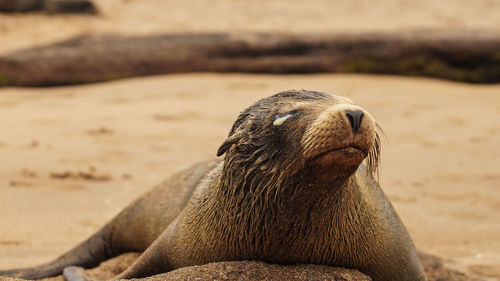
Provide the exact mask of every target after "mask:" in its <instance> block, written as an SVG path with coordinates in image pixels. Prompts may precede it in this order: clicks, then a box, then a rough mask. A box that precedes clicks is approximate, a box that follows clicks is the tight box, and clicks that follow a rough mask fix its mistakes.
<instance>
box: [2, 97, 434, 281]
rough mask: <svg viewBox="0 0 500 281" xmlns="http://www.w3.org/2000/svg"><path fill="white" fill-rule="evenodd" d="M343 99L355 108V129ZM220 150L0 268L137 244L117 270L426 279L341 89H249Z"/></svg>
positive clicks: (373, 145)
mask: <svg viewBox="0 0 500 281" xmlns="http://www.w3.org/2000/svg"><path fill="white" fill-rule="evenodd" d="M346 109H351V110H352V109H356V110H362V111H363V112H364V113H365V115H364V117H363V118H364V119H361V120H362V122H361V126H360V129H359V131H357V132H355V133H354V132H353V130H352V129H351V126H350V123H349V121H348V119H347V118H346V116H345V110H346ZM283 116H285V118H287V119H286V121H284V122H282V124H281V123H280V124H278V125H273V121H275V120H276V118H280V117H283ZM223 154H225V157H224V160H214V161H208V162H204V163H200V164H198V165H195V166H193V167H191V168H188V169H186V170H184V171H182V172H180V173H177V174H175V175H174V176H173V177H171V178H170V179H169V180H167V181H166V182H165V183H164V184H162V185H159V186H158V187H156V188H154V189H153V190H152V191H150V192H148V193H146V194H145V195H143V196H142V197H141V198H139V199H137V200H136V201H134V202H133V203H132V204H130V205H129V206H128V207H127V208H126V209H125V210H123V211H122V212H121V213H120V214H119V215H118V216H117V217H115V218H114V219H113V220H112V221H111V222H109V223H108V224H107V225H106V226H104V227H103V229H101V230H100V231H99V232H98V233H97V234H95V235H94V236H92V237H90V238H89V239H88V240H87V241H85V242H84V243H82V244H81V245H79V246H77V247H75V248H74V249H73V250H70V251H69V252H68V253H67V254H65V255H63V256H62V257H61V258H59V259H56V260H55V261H54V262H52V263H48V264H46V265H42V266H39V267H35V268H31V269H24V270H23V269H21V270H12V271H0V275H2V274H5V275H10V276H19V277H23V278H35V277H37V278H38V277H44V276H49V275H55V274H60V272H61V270H62V269H63V268H64V267H67V266H70V265H77V266H84V267H89V266H94V265H96V264H97V263H98V262H100V261H101V260H104V259H107V258H110V257H112V256H115V255H117V254H119V253H122V252H126V251H144V253H143V254H142V255H141V257H140V258H139V259H138V260H137V261H136V262H135V263H134V264H133V265H132V266H131V267H130V268H129V269H127V270H126V271H125V272H123V273H122V274H121V275H120V276H118V278H132V277H143V276H148V275H152V274H155V273H159V272H165V271H169V270H172V269H175V268H178V267H183V266H190V265H198V264H205V263H209V262H216V261H228V260H263V261H267V262H272V263H316V264H328V265H335V266H342V267H350V268H357V269H359V270H360V271H362V272H364V273H366V274H367V275H369V276H370V277H372V279H373V280H375V281H391V280H399V281H405V280H408V281H409V280H412V281H420V280H426V279H425V276H424V273H423V269H422V266H421V265H420V261H419V260H418V257H417V256H416V253H415V248H414V246H413V242H412V241H411V238H410V237H409V235H408V233H407V231H406V229H405V228H404V226H403V225H402V223H401V221H400V219H399V217H398V216H397V214H396V213H395V211H394V209H393V208H392V206H391V204H390V203H389V201H388V200H387V198H386V197H385V195H384V194H383V192H382V190H381V189H380V187H379V186H378V183H377V181H376V180H375V174H377V167H378V160H379V154H380V140H379V135H378V133H377V125H376V123H375V121H374V120H373V118H372V117H371V116H370V115H369V114H368V113H367V112H366V111H364V110H363V109H361V108H359V107H357V106H356V105H354V104H352V102H351V101H350V100H348V99H346V98H342V97H337V96H331V95H329V94H325V93H319V92H311V91H304V90H303V91H287V92H282V93H278V94H276V95H274V96H271V97H268V98H265V99H262V100H260V101H257V102H256V103H255V104H254V105H252V106H250V107H249V108H247V109H246V110H245V111H243V112H242V113H241V114H240V116H239V117H238V119H237V120H236V121H235V123H234V125H233V127H232V129H231V131H230V133H229V136H228V138H227V139H226V141H225V142H224V143H223V144H222V145H221V147H220V148H219V150H218V152H217V155H218V156H221V155H223ZM363 161H364V162H363ZM362 162H363V163H362Z"/></svg>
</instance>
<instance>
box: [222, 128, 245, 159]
mask: <svg viewBox="0 0 500 281" xmlns="http://www.w3.org/2000/svg"><path fill="white" fill-rule="evenodd" d="M239 138H240V134H238V133H234V134H233V135H231V136H229V137H228V138H227V139H226V140H225V141H224V142H223V143H222V144H221V146H220V147H219V150H217V156H221V155H222V154H224V153H226V151H228V150H229V148H230V147H231V146H232V145H233V144H235V143H236V142H237V141H238V139H239Z"/></svg>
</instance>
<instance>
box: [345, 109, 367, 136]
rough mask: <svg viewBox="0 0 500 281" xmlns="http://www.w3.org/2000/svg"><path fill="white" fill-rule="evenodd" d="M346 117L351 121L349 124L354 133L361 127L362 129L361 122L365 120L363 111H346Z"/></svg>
mask: <svg viewBox="0 0 500 281" xmlns="http://www.w3.org/2000/svg"><path fill="white" fill-rule="evenodd" d="M345 115H346V116H347V119H349V123H350V124H351V128H352V131H353V132H354V133H357V132H358V130H359V127H361V120H362V119H363V115H364V113H363V111H361V110H346V111H345Z"/></svg>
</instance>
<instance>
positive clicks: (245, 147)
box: [217, 90, 380, 185]
mask: <svg viewBox="0 0 500 281" xmlns="http://www.w3.org/2000/svg"><path fill="white" fill-rule="evenodd" d="M376 128H377V125H376V123H375V120H374V119H373V117H372V116H371V115H370V114H369V113H368V112H367V111H366V110H364V109H363V108H361V107H359V106H357V105H355V104H354V103H353V102H352V101H351V100H350V99H348V98H345V97H341V96H334V95H330V94H327V93H321V92H314V91H305V90H300V91H296V90H291V91H285V92H281V93H278V94H275V95H273V96H270V97H267V98H264V99H261V100H259V101H257V102H256V103H254V104H253V105H252V106H250V107H248V108H247V109H246V110H244V111H243V112H242V113H241V114H240V115H239V117H238V119H237V120H236V121H235V123H234V125H233V127H232V128H231V131H230V133H229V136H228V138H227V139H226V140H225V141H224V143H223V144H222V145H221V146H220V148H219V150H218V152H217V155H218V156H221V155H222V154H224V153H226V155H225V158H224V169H225V172H226V173H227V176H228V177H233V178H234V177H236V178H239V180H238V182H240V184H241V185H248V183H250V185H255V184H263V183H265V184H266V185H269V184H273V183H274V184H280V183H281V182H282V181H283V180H285V179H289V178H291V177H300V176H302V177H303V176H304V174H307V175H308V177H310V178H311V176H312V178H314V180H322V181H323V180H334V179H345V178H347V177H349V176H350V175H352V174H353V173H354V172H355V171H356V169H357V168H358V166H359V165H360V164H361V163H362V162H363V161H364V160H365V159H366V160H367V167H368V170H369V171H371V172H372V174H373V173H375V171H376V169H377V162H378V155H379V152H380V145H379V144H380V142H379V137H378V134H377V130H376ZM233 181H234V179H233Z"/></svg>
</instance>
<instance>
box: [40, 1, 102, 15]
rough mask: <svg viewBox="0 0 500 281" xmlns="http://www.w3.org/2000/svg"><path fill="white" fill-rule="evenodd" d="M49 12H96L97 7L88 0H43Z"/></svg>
mask: <svg viewBox="0 0 500 281" xmlns="http://www.w3.org/2000/svg"><path fill="white" fill-rule="evenodd" d="M45 11H46V12H49V13H72V14H77V13H78V14H96V13H97V9H96V7H95V6H94V4H93V3H92V2H91V1H89V0H45Z"/></svg>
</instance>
